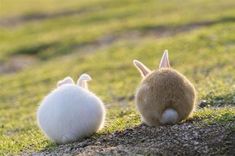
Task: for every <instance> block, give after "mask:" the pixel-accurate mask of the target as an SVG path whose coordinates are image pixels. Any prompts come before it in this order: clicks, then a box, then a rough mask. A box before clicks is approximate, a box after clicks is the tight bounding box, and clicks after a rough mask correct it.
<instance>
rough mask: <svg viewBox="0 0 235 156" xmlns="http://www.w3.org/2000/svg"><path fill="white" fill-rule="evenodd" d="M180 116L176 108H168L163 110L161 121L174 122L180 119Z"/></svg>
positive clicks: (163, 122) (164, 122)
mask: <svg viewBox="0 0 235 156" xmlns="http://www.w3.org/2000/svg"><path fill="white" fill-rule="evenodd" d="M178 117H179V116H178V113H177V112H176V111H175V110H174V109H171V108H168V109H166V110H165V111H164V112H163V114H162V117H161V120H160V123H162V124H174V123H176V122H177V121H178Z"/></svg>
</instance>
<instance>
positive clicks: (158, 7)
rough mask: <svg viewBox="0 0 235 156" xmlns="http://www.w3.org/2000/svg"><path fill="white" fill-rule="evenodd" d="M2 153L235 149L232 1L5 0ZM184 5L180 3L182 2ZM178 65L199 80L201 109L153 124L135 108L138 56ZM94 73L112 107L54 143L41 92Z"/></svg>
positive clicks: (0, 24) (1, 14) (0, 31)
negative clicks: (70, 139)
mask: <svg viewBox="0 0 235 156" xmlns="http://www.w3.org/2000/svg"><path fill="white" fill-rule="evenodd" d="M0 3H1V9H0V38H1V40H0V73H1V75H0V88H1V91H0V155H31V154H34V155H44V154H48V155H50V154H51V155H55V154H65V153H67V154H74V155H75V154H80V155H82V154H85V155H88V154H90V155H94V154H97V155H110V154H113V155H127V154H128V155H135V154H140V155H141V154H143V155H151V154H152V155H154V154H160V155H161V154H162V155H174V154H178V155H189V154H194V155H205V154H206V155H231V154H232V153H234V151H233V150H234V149H235V148H234V142H235V141H234V140H235V138H234V130H235V108H234V106H235V84H234V82H235V70H234V69H235V64H234V58H235V52H234V51H235V34H234V31H235V9H234V8H235V2H234V1H233V0H227V1H223V0H218V1H217V2H216V3H215V2H214V1H213V0H206V1H204V0H203V1H202V0H200V1H198V0H188V1H186V2H184V3H181V1H179V0H172V1H162V0H160V1H154V0H153V1H152V0H150V1H148V2H145V3H143V2H142V1H140V0H133V1H132V0H125V1H124V0H121V1H107V0H92V1H85V0H84V1H83V0H81V1H79V3H78V2H77V1H76V0H69V1H67V0H61V2H60V3H57V2H55V1H54V0H41V1H40V3H39V2H38V3H37V4H35V3H34V2H32V0H22V2H21V3H18V2H16V0H11V1H9V0H1V2H0ZM179 4H180V5H179ZM165 49H168V50H169V54H170V61H171V66H172V67H173V68H175V69H177V70H178V71H180V72H181V73H183V74H184V75H185V76H187V77H188V78H189V80H190V81H191V82H192V83H193V84H194V85H195V88H196V90H197V92H198V100H197V104H198V106H197V109H196V110H195V112H194V113H193V116H192V117H191V118H190V119H187V120H186V121H183V122H182V123H179V124H176V125H168V126H161V127H148V126H145V125H143V124H142V123H141V121H140V117H139V114H138V112H137V110H136V109H135V104H134V94H135V91H136V88H137V87H138V85H139V83H140V81H141V77H140V75H139V73H138V71H136V69H135V68H134V67H133V65H132V60H133V59H139V60H140V61H142V62H144V63H145V64H146V65H147V66H149V68H151V69H154V68H157V66H158V63H159V61H160V58H161V55H162V53H163V51H164V50H165ZM84 72H86V73H89V74H90V75H91V77H92V78H93V80H92V81H91V82H90V83H89V88H90V90H92V91H93V92H94V93H96V94H97V95H98V96H100V98H101V99H102V100H103V101H104V103H105V106H106V108H107V119H106V123H105V127H104V128H103V129H102V130H101V131H99V132H98V133H97V134H94V135H93V136H91V137H89V138H85V139H83V140H80V141H78V142H75V143H72V144H67V145H56V144H54V143H52V142H50V141H49V140H47V139H46V138H45V136H43V134H42V133H41V131H40V130H39V128H38V127H37V124H36V111H37V108H38V105H39V103H40V101H41V100H42V98H43V97H44V96H45V95H46V94H48V93H49V92H50V91H51V90H53V89H54V88H55V87H56V83H57V81H59V80H60V79H63V78H64V77H66V76H68V75H70V76H72V77H73V78H74V79H77V78H78V76H79V75H80V74H82V73H84Z"/></svg>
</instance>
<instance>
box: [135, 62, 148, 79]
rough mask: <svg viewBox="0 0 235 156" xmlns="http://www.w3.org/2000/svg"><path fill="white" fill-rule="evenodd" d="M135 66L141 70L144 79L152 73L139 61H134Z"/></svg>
mask: <svg viewBox="0 0 235 156" xmlns="http://www.w3.org/2000/svg"><path fill="white" fill-rule="evenodd" d="M133 64H134V65H135V67H136V68H137V69H138V70H139V72H140V74H141V75H142V77H145V76H146V75H147V74H148V73H150V72H151V71H150V70H149V69H148V67H146V66H145V65H144V64H143V63H141V62H140V61H138V60H133Z"/></svg>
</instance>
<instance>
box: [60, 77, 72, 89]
mask: <svg viewBox="0 0 235 156" xmlns="http://www.w3.org/2000/svg"><path fill="white" fill-rule="evenodd" d="M64 84H74V81H73V79H72V78H71V77H69V76H68V77H66V78H64V79H63V80H60V81H58V82H57V87H60V86H62V85H64Z"/></svg>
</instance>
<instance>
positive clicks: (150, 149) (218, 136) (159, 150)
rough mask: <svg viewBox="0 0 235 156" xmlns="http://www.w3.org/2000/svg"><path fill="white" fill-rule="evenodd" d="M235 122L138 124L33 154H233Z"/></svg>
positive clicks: (234, 147)
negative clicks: (159, 125) (156, 125)
mask: <svg viewBox="0 0 235 156" xmlns="http://www.w3.org/2000/svg"><path fill="white" fill-rule="evenodd" d="M234 126H235V122H227V123H223V124H222V123H214V124H210V125H206V124H205V123H200V122H197V123H196V124H195V123H191V122H186V123H182V124H178V125H173V126H161V127H158V128H157V127H148V126H146V125H140V126H137V127H134V128H131V129H126V130H124V131H117V132H114V133H112V134H106V135H101V136H100V137H98V138H97V139H94V138H93V139H92V138H88V139H85V140H83V141H81V142H76V143H73V144H67V145H60V146H57V147H56V148H55V149H53V150H47V149H45V150H44V151H41V152H40V153H33V155H65V154H68V155H187V156H188V155H233V154H234V153H235V133H234V130H232V129H234Z"/></svg>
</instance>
